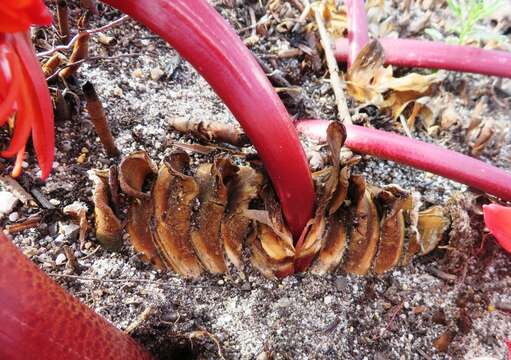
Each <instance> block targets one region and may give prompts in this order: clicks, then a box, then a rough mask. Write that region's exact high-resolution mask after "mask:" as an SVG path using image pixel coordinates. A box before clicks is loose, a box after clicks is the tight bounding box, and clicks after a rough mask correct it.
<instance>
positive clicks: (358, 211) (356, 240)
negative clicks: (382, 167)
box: [344, 175, 380, 275]
mask: <svg viewBox="0 0 511 360" xmlns="http://www.w3.org/2000/svg"><path fill="white" fill-rule="evenodd" d="M350 191H351V192H352V193H353V194H354V196H353V200H354V206H353V217H354V218H353V219H354V221H353V227H352V229H351V233H350V244H349V248H348V254H347V259H346V262H345V263H344V270H346V272H349V273H352V274H357V275H365V274H367V273H368V272H369V268H370V266H371V261H372V260H373V258H374V256H375V255H376V250H377V245H378V240H379V237H380V224H379V218H378V211H377V210H376V205H375V203H374V200H373V196H372V194H371V192H370V191H369V190H368V189H367V187H366V182H365V179H364V178H363V177H362V176H360V175H353V176H352V177H351V184H350Z"/></svg>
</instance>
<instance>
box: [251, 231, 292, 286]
mask: <svg viewBox="0 0 511 360" xmlns="http://www.w3.org/2000/svg"><path fill="white" fill-rule="evenodd" d="M261 227H264V228H265V230H264V231H267V230H269V232H267V233H266V234H267V235H269V234H270V233H272V234H275V233H274V232H273V231H272V230H271V228H270V227H268V226H266V225H264V224H257V230H256V231H253V233H252V234H250V235H249V237H248V244H249V246H250V253H251V257H250V262H251V263H252V265H253V266H254V267H255V268H256V269H257V270H259V271H260V272H261V273H262V274H263V275H264V276H265V277H267V278H268V279H276V278H283V277H285V276H287V275H291V274H292V273H293V272H294V266H293V258H292V257H288V258H283V259H282V260H275V259H272V258H271V257H270V256H269V255H268V253H267V252H266V251H265V250H264V249H263V246H262V242H261V241H260V238H261V236H265V235H264V234H261V231H263V230H262V229H261Z"/></svg>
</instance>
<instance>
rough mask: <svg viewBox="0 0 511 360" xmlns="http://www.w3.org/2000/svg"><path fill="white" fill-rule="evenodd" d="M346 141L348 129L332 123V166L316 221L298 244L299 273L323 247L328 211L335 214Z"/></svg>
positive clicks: (328, 140) (328, 130) (329, 135)
mask: <svg viewBox="0 0 511 360" xmlns="http://www.w3.org/2000/svg"><path fill="white" fill-rule="evenodd" d="M345 141H346V128H345V127H344V125H342V124H341V123H335V122H333V123H331V124H330V125H329V126H328V129H327V142H328V145H329V147H330V154H331V158H332V166H331V168H330V170H329V172H328V176H327V179H326V182H325V184H324V188H323V191H322V192H321V193H320V195H319V200H318V205H317V208H316V213H315V216H314V219H312V220H311V221H310V227H309V226H307V227H306V229H305V230H304V233H305V234H304V235H302V236H301V238H300V240H299V241H298V243H297V244H296V259H295V267H296V269H297V270H298V271H304V270H306V269H307V268H308V267H309V265H310V264H311V262H312V260H313V259H314V257H315V256H316V254H317V253H318V252H319V251H320V249H321V247H322V246H323V239H324V237H323V233H324V231H325V226H326V215H327V211H332V212H335V210H336V209H334V208H332V207H331V206H329V205H330V200H331V199H332V196H333V195H334V193H335V192H336V190H337V189H338V187H339V170H340V165H341V164H340V154H341V148H342V146H343V145H344V142H345ZM339 192H341V194H339V193H338V194H337V198H335V204H334V207H338V206H339V205H338V203H339V202H340V199H339V196H341V197H342V188H341V189H340V191H339ZM343 201H344V200H343Z"/></svg>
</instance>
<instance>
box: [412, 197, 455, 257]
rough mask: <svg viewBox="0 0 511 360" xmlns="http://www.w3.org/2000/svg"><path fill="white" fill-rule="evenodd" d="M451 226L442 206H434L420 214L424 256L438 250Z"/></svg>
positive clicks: (421, 243) (421, 245) (419, 224)
mask: <svg viewBox="0 0 511 360" xmlns="http://www.w3.org/2000/svg"><path fill="white" fill-rule="evenodd" d="M449 224H450V220H449V218H448V217H447V214H446V213H445V211H444V208H443V207H441V206H432V207H430V208H429V209H426V210H424V211H421V212H420V213H419V223H418V229H419V234H420V239H419V245H420V247H421V254H422V255H426V254H428V253H430V252H431V251H433V250H434V249H435V248H436V246H437V245H438V243H439V242H440V240H442V237H443V234H444V232H445V230H447V227H448V226H449Z"/></svg>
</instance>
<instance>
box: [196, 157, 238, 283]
mask: <svg viewBox="0 0 511 360" xmlns="http://www.w3.org/2000/svg"><path fill="white" fill-rule="evenodd" d="M237 171H238V167H237V166H235V165H233V164H232V163H231V161H230V160H229V159H227V158H217V159H216V160H215V162H214V163H213V164H201V165H199V168H198V169H197V174H196V177H197V183H198V184H199V195H198V200H199V203H200V208H199V211H198V213H197V218H196V220H195V225H194V228H193V230H192V233H191V239H192V245H193V247H194V249H195V253H196V254H197V256H198V257H199V259H200V260H201V262H202V264H203V265H204V266H205V267H206V269H207V270H208V271H209V272H211V273H214V274H215V273H224V272H226V271H227V267H226V264H225V259H224V248H223V244H222V242H221V241H220V240H221V239H220V224H221V223H222V219H223V215H224V210H225V207H226V205H227V199H228V185H229V183H230V182H231V181H232V180H233V179H234V177H235V176H236V172H237Z"/></svg>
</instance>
